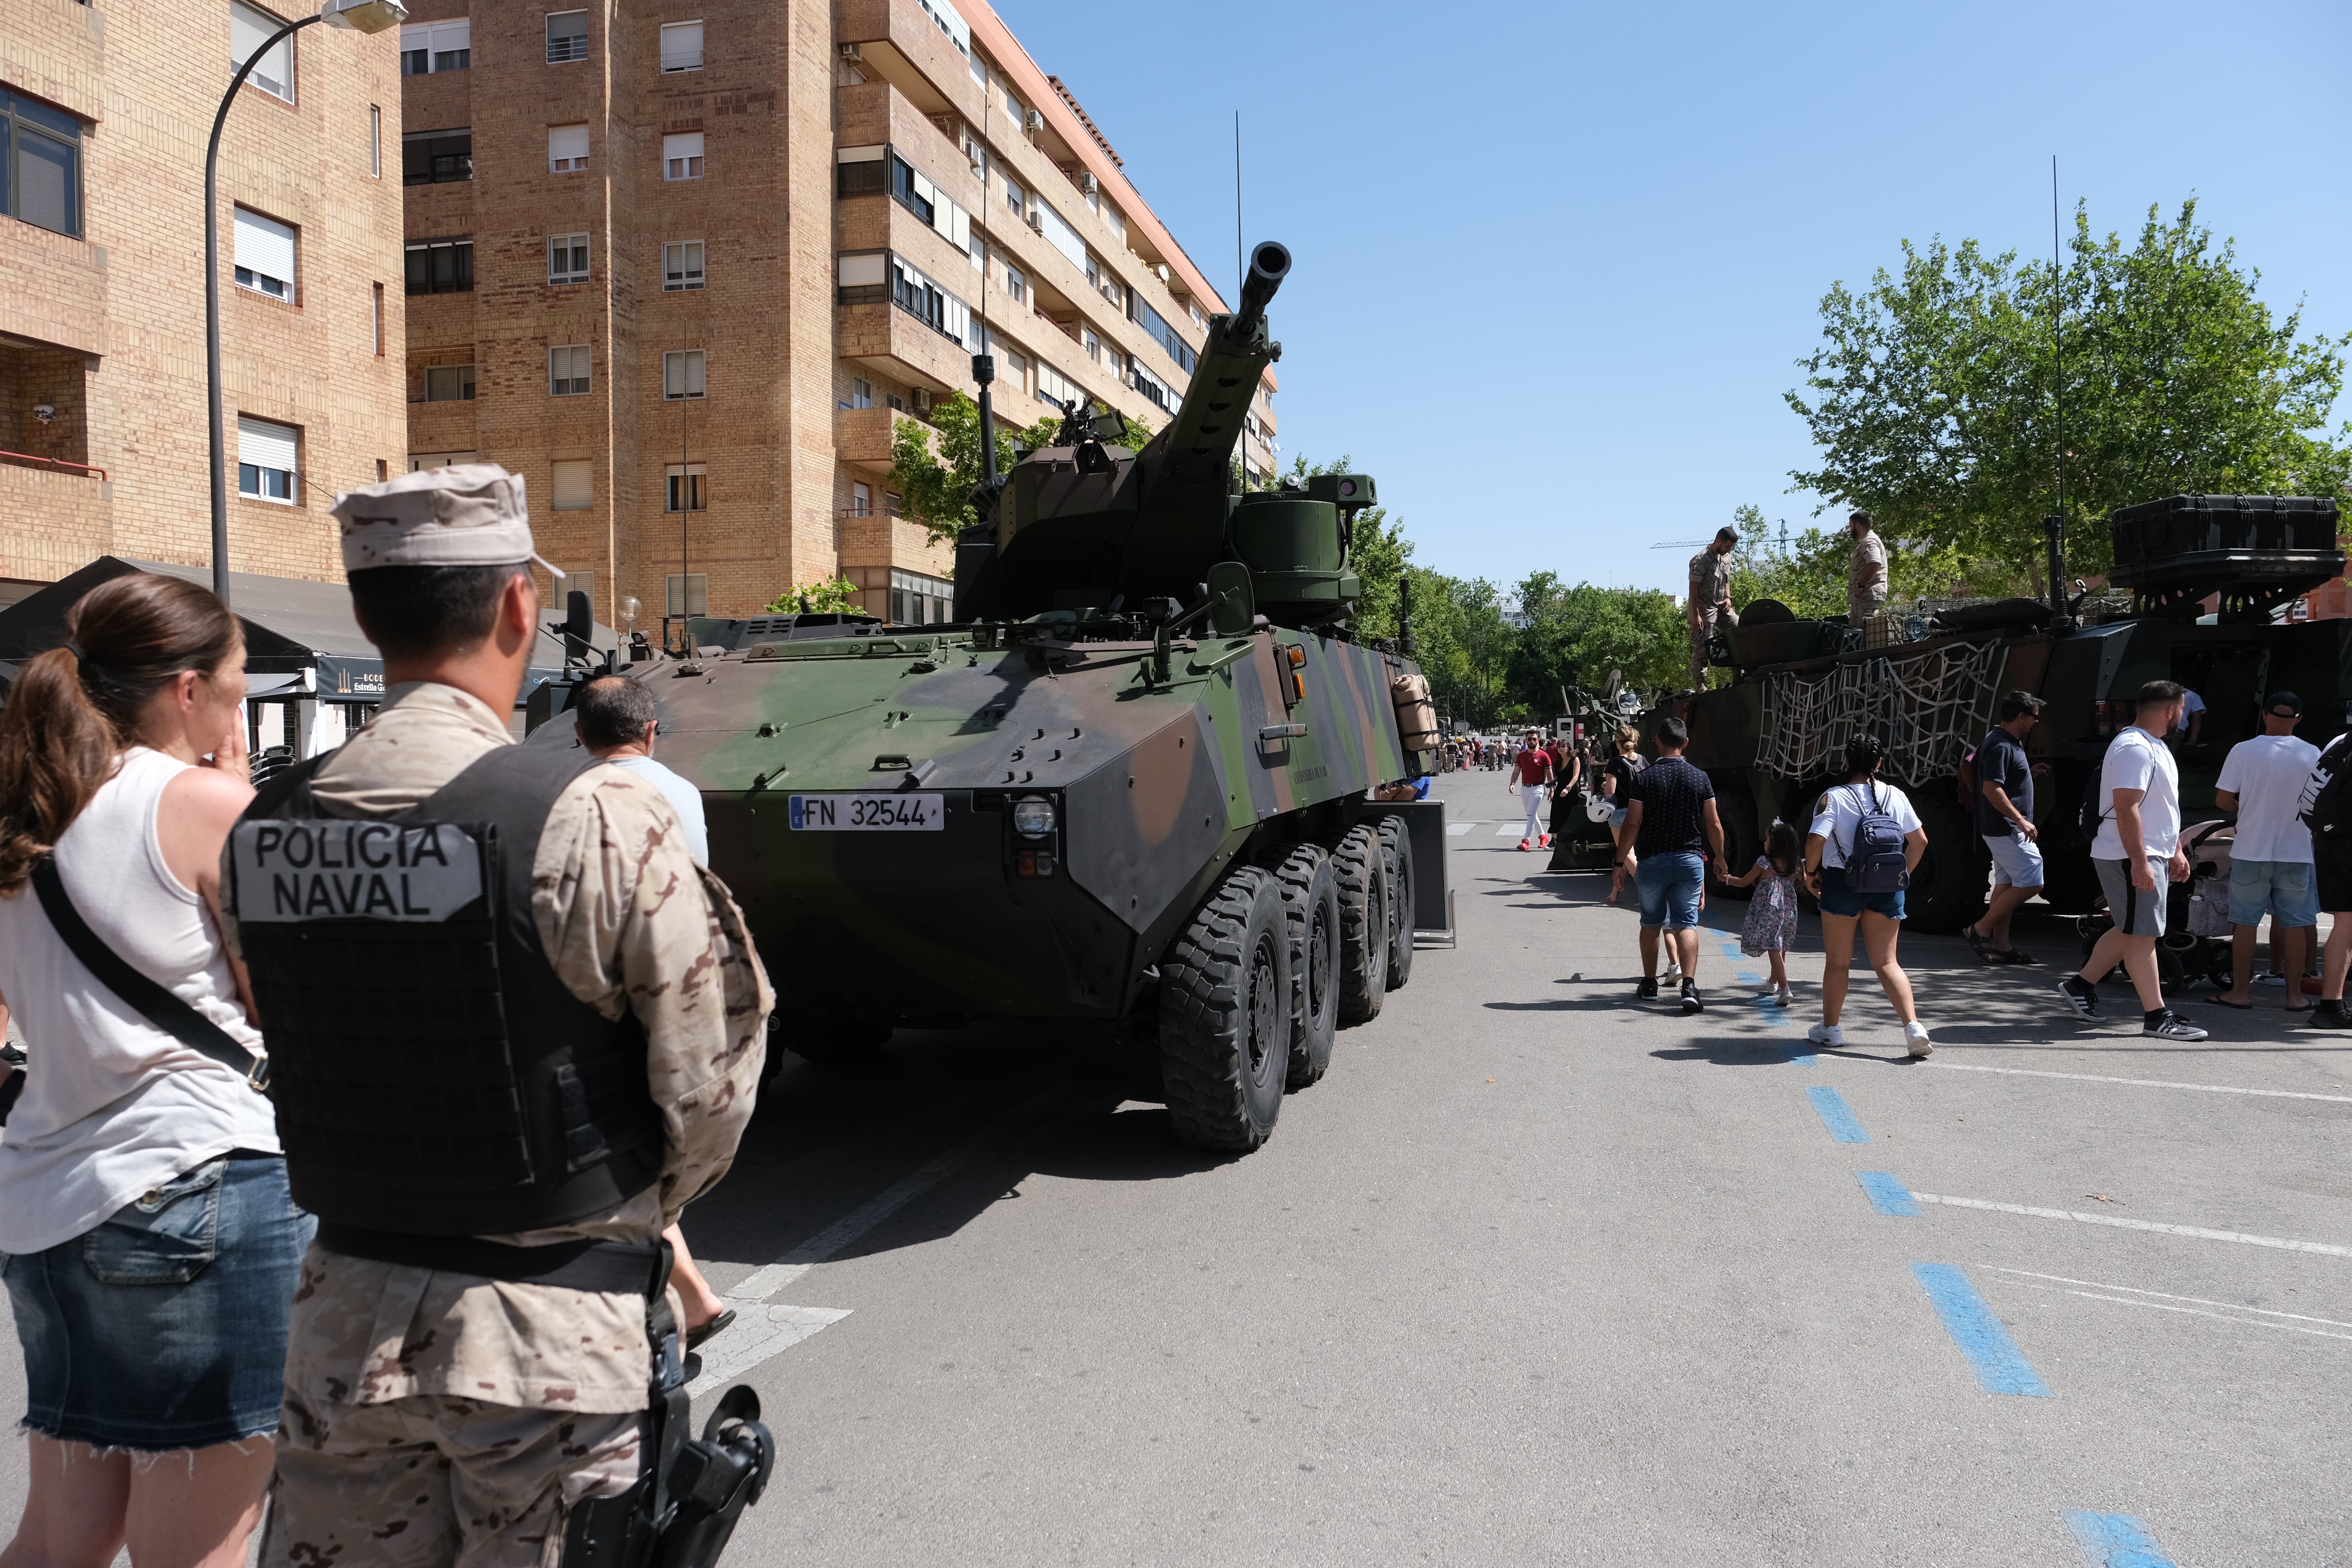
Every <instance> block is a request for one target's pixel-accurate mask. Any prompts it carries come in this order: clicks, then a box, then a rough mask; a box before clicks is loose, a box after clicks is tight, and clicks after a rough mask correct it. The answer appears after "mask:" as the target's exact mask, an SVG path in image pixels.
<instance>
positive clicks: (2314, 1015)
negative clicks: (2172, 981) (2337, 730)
mask: <svg viewBox="0 0 2352 1568" xmlns="http://www.w3.org/2000/svg"><path fill="white" fill-rule="evenodd" d="M2347 742H2352V733H2347V734H2342V735H2338V736H2336V739H2334V740H2333V741H2330V742H2327V746H2326V750H2324V751H2322V752H2320V753H2319V764H2318V766H2316V767H2315V768H2313V769H2312V770H2311V782H2310V783H2308V784H2305V785H2304V786H2303V798H2302V799H2301V800H2299V801H2297V802H2296V803H2295V804H2296V808H2297V812H2298V815H2300V816H2302V818H2303V820H2304V821H2305V822H2307V823H2309V824H2310V825H2311V858H2312V861H2313V866H2312V870H2313V872H2314V873H2315V876H2314V881H2315V883H2316V884H2317V887H2318V891H2319V907H2320V908H2321V909H2322V910H2326V912H2327V916H2328V918H2329V919H2330V920H2332V921H2335V925H2334V926H2333V927H2332V928H2331V929H2330V930H2329V931H2328V933H2327V946H2326V948H2325V949H2324V950H2322V957H2321V967H2320V982H2319V1005H2318V1006H2316V1007H2314V1008H2313V1009H2312V1010H2311V1026H2312V1027H2313V1028H2315V1029H2352V1009H2347V1008H2346V1006H2345V1005H2344V975H2345V972H2346V971H2347V969H2352V815H2347V812H2346V809H2345V808H2346V806H2347V805H2352V802H2347V801H2346V800H2345V799H2344V798H2343V797H2344V796H2345V795H2347V794H2352V781H2347V788H2346V789H2342V790H2337V791H2336V792H2335V793H2334V794H2333V795H2330V794H2329V793H2328V792H2327V785H2328V784H2329V783H2330V782H2331V781H2332V780H2334V778H2335V777H2336V771H2337V770H2338V769H2340V768H2342V767H2343V766H2345V764H2346V763H2352V744H2347Z"/></svg>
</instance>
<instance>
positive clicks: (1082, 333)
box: [1078, 327, 1102, 364]
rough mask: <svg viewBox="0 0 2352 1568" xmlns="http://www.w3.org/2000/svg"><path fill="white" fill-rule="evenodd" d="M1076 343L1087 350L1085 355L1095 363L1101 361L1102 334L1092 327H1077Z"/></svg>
mask: <svg viewBox="0 0 2352 1568" xmlns="http://www.w3.org/2000/svg"><path fill="white" fill-rule="evenodd" d="M1078 343H1079V345H1080V346H1081V347H1083V348H1084V349H1085V350H1086V351H1087V358H1088V359H1090V360H1092V361H1094V362H1095V363H1097V364H1100V363H1102V335H1101V334H1100V333H1098V332H1097V331H1095V330H1094V329H1093V328H1092V327H1081V328H1079V329H1078Z"/></svg>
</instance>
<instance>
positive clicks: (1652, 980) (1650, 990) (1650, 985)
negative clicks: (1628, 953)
mask: <svg viewBox="0 0 2352 1568" xmlns="http://www.w3.org/2000/svg"><path fill="white" fill-rule="evenodd" d="M1633 999H1634V1000H1635V1001H1637V1002H1654V1001H1656V1000H1657V999H1658V977H1657V976H1656V975H1654V974H1646V975H1643V977H1642V984H1639V985H1636V986H1635V987H1633Z"/></svg>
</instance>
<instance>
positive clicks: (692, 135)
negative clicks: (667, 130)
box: [662, 131, 702, 173]
mask: <svg viewBox="0 0 2352 1568" xmlns="http://www.w3.org/2000/svg"><path fill="white" fill-rule="evenodd" d="M701 156H702V132H699V131H684V132H678V133H677V135H674V136H665V137H663V138H662V163H663V165H664V166H665V168H667V167H668V166H670V165H672V164H676V163H681V162H683V161H684V160H686V159H688V158H699V157H701ZM681 173H683V171H681Z"/></svg>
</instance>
